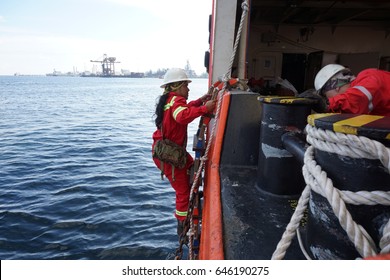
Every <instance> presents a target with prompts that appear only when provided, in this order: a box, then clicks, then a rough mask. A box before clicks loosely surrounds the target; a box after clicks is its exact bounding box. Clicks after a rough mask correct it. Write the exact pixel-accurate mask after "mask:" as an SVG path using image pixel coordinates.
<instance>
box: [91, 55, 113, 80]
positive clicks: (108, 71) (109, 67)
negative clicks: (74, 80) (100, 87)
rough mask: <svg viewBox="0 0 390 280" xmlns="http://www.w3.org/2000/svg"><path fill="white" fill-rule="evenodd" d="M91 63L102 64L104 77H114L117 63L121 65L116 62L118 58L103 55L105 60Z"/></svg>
mask: <svg viewBox="0 0 390 280" xmlns="http://www.w3.org/2000/svg"><path fill="white" fill-rule="evenodd" d="M91 62H99V63H101V65H102V75H103V76H114V75H115V63H120V62H119V61H116V57H112V56H111V57H109V56H107V54H103V58H102V59H101V60H91Z"/></svg>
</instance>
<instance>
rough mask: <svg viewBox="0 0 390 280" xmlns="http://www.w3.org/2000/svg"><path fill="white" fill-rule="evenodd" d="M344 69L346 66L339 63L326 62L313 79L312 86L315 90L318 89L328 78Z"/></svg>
mask: <svg viewBox="0 0 390 280" xmlns="http://www.w3.org/2000/svg"><path fill="white" fill-rule="evenodd" d="M344 69H346V68H345V67H344V66H342V65H340V64H328V65H326V66H325V67H323V68H322V69H321V70H320V71H319V72H318V73H317V75H316V78H315V79H314V87H315V88H316V90H320V89H321V88H322V87H323V86H324V85H325V84H326V82H327V81H329V79H330V78H332V77H333V76H334V75H335V74H337V73H339V72H340V71H342V70H344Z"/></svg>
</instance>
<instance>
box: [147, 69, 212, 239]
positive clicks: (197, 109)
mask: <svg viewBox="0 0 390 280" xmlns="http://www.w3.org/2000/svg"><path fill="white" fill-rule="evenodd" d="M188 83H191V80H190V79H188V76H187V74H186V73H185V71H184V70H183V69H179V68H172V69H170V70H168V71H167V73H166V74H165V76H164V83H163V84H162V85H161V88H163V89H164V93H163V94H162V95H161V96H160V98H159V100H158V103H157V104H156V112H155V115H156V119H155V124H156V127H157V129H156V131H155V132H154V133H153V146H152V150H153V147H154V145H155V143H156V141H157V140H160V139H162V133H163V134H164V139H169V140H171V141H173V142H175V143H176V144H178V145H180V146H183V147H186V144H187V126H188V124H189V123H190V122H192V121H193V120H194V119H196V118H197V117H200V116H202V115H204V114H207V113H209V112H212V111H213V110H214V107H215V101H211V100H209V99H210V95H207V94H206V95H204V96H202V97H201V98H199V99H198V100H195V101H191V102H189V103H187V99H188V93H189V91H190V90H189V88H188ZM204 102H206V103H205V104H204V105H203V103H204ZM153 160H154V162H155V164H156V166H157V167H158V168H159V169H160V161H159V160H158V159H156V158H153ZM193 162H194V160H193V158H192V156H191V155H190V154H189V153H188V152H187V163H186V166H185V167H184V168H182V169H180V168H177V167H175V168H174V170H173V171H174V174H172V166H171V165H170V164H164V166H163V167H164V170H163V171H164V175H165V176H166V177H167V178H168V180H169V182H170V183H171V185H172V187H173V188H174V190H175V192H176V211H175V217H176V219H177V221H178V226H177V233H178V235H179V236H180V234H181V232H182V231H183V224H184V220H185V218H186V216H187V208H188V204H189V197H190V190H191V186H190V182H189V169H190V167H191V165H192V164H193ZM173 176H174V177H173Z"/></svg>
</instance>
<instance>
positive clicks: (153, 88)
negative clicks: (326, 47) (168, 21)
mask: <svg viewBox="0 0 390 280" xmlns="http://www.w3.org/2000/svg"><path fill="white" fill-rule="evenodd" d="M161 82H162V80H159V79H146V78H145V79H126V78H112V79H104V78H81V77H27V76H18V77H4V76H3V77H0V259H19V260H23V259H165V258H166V257H167V255H169V254H170V253H172V252H174V251H175V248H176V246H177V236H176V220H175V218H174V216H173V211H174V192H173V189H172V188H171V187H170V185H169V183H168V182H167V181H166V180H164V181H161V179H160V174H159V170H158V169H157V168H156V167H155V166H154V163H153V161H152V160H151V143H152V139H151V135H152V133H153V131H154V129H155V127H154V123H153V113H154V109H155V103H156V98H157V97H158V96H159V95H160V94H161V89H160V88H159V84H160V83H161ZM190 89H191V91H190V98H189V99H190V100H192V99H195V98H197V97H200V96H201V95H202V94H203V93H205V92H206V91H207V80H206V79H195V80H194V81H193V83H191V84H190ZM197 123H198V120H195V121H194V122H193V123H192V124H191V125H190V128H189V137H190V139H191V136H192V134H193V133H195V130H196V127H197ZM189 150H190V149H189Z"/></svg>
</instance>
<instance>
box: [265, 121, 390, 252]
mask: <svg viewBox="0 0 390 280" xmlns="http://www.w3.org/2000/svg"><path fill="white" fill-rule="evenodd" d="M306 132H307V138H306V139H307V142H309V143H310V144H311V146H310V147H309V148H308V149H307V150H306V152H305V157H304V166H303V168H302V172H303V176H304V178H305V182H306V187H305V189H304V190H303V192H302V195H301V197H300V198H299V201H298V205H297V208H296V210H295V212H294V214H293V215H292V217H291V220H290V222H289V224H288V225H287V227H286V230H285V232H284V233H283V236H282V238H281V240H280V241H279V243H278V245H277V247H276V250H275V252H274V253H273V255H272V259H283V257H284V256H285V254H286V250H287V249H288V247H289V246H290V244H291V241H292V239H293V238H294V236H295V232H296V231H297V230H298V227H299V222H300V220H301V219H302V217H303V213H304V211H305V209H306V207H307V203H308V201H309V196H310V191H311V190H313V191H315V192H317V193H318V194H320V195H322V196H324V197H325V198H326V199H327V200H328V202H329V204H330V205H331V207H332V209H333V211H334V213H335V215H336V216H337V218H338V219H339V222H340V225H341V226H342V228H343V229H344V230H345V231H346V233H347V235H348V237H349V238H350V240H351V241H352V242H353V244H354V245H355V248H356V250H357V252H358V253H359V254H360V255H361V256H362V257H368V256H373V255H376V254H377V249H376V246H375V243H374V241H373V240H372V238H371V237H370V236H369V234H368V233H367V232H366V230H365V229H364V228H363V227H362V226H361V225H359V224H357V223H356V222H355V221H354V220H353V219H352V216H351V214H350V213H349V212H348V210H347V208H346V203H349V204H354V205H378V204H379V205H385V206H389V205H390V192H384V191H372V192H368V191H359V192H351V191H340V190H338V189H337V188H335V187H334V186H333V182H332V180H331V179H329V178H328V177H327V174H326V172H325V171H323V170H322V169H321V166H319V165H317V163H316V161H315V160H314V156H313V154H314V148H315V149H319V150H322V151H327V152H331V153H337V154H340V155H343V156H348V157H352V158H367V159H377V160H380V161H381V163H382V164H383V166H384V167H385V169H386V170H387V172H389V173H390V149H389V148H387V147H385V146H384V145H383V144H381V143H379V142H377V141H375V140H371V139H369V138H366V137H362V136H356V135H346V134H342V133H338V132H332V131H329V130H322V129H317V128H315V127H313V126H311V125H307V126H306ZM379 246H380V249H381V251H380V253H381V254H385V253H389V252H390V220H389V221H388V222H387V223H386V224H385V225H384V226H383V229H382V237H381V240H380V242H379Z"/></svg>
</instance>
